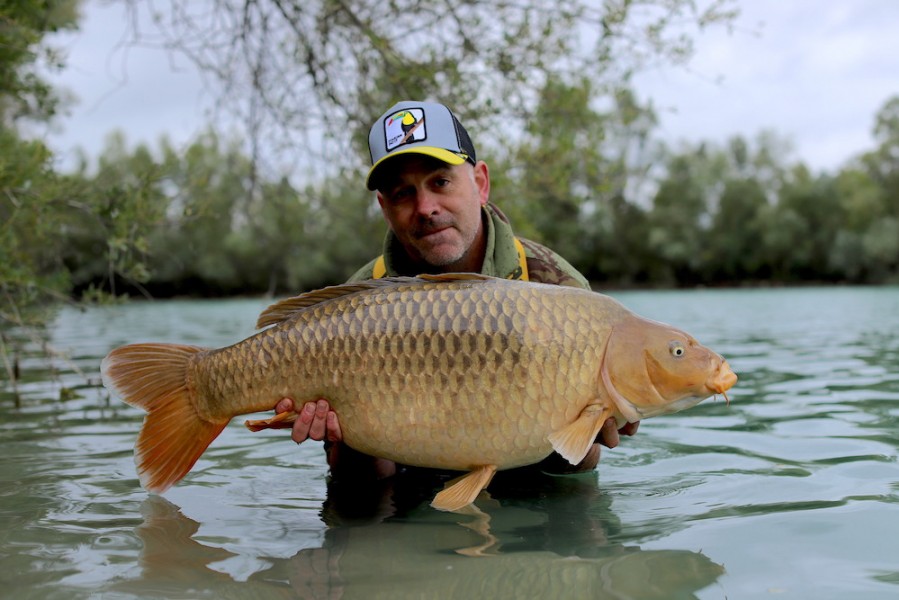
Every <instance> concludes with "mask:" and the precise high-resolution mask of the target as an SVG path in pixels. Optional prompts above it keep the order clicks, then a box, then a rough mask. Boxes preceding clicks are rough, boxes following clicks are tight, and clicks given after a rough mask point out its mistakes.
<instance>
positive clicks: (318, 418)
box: [304, 400, 330, 441]
mask: <svg viewBox="0 0 899 600" xmlns="http://www.w3.org/2000/svg"><path fill="white" fill-rule="evenodd" d="M329 408H330V407H329V406H328V402H327V401H326V400H319V401H318V402H316V403H315V412H314V413H313V416H312V424H311V425H309V437H310V438H311V439H313V440H316V441H321V440H323V439H325V426H326V424H327V423H326V422H327V419H328V409H329ZM304 412H305V409H304Z"/></svg>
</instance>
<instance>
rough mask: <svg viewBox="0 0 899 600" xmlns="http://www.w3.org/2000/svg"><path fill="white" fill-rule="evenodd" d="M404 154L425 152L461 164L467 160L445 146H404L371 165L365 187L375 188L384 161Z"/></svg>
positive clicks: (426, 154) (448, 162) (446, 161)
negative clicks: (377, 172) (377, 174)
mask: <svg viewBox="0 0 899 600" xmlns="http://www.w3.org/2000/svg"><path fill="white" fill-rule="evenodd" d="M402 154H424V155H425V156H431V157H433V158H436V159H437V160H441V161H443V162H445V163H447V164H449V165H461V164H462V163H464V162H465V155H459V154H456V153H455V152H450V151H449V150H445V149H443V148H434V147H432V146H416V147H414V148H404V149H403V150H397V151H396V152H391V153H390V154H388V155H387V156H385V157H384V158H382V159H381V160H379V161H378V162H376V163H375V164H373V165H372V166H371V169H369V170H368V177H366V178H365V187H367V188H368V189H370V190H374V189H375V185H374V183H375V171H377V170H378V168H380V167H381V166H383V165H384V163H385V162H387V161H388V160H390V159H391V158H393V157H395V156H400V155H402Z"/></svg>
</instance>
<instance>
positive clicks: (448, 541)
mask: <svg viewBox="0 0 899 600" xmlns="http://www.w3.org/2000/svg"><path fill="white" fill-rule="evenodd" d="M613 295H614V296H616V297H617V298H618V299H620V300H621V301H622V302H623V303H624V304H625V305H627V306H628V307H630V308H631V309H632V310H634V311H635V312H637V313H639V314H641V315H644V316H647V317H650V318H654V319H657V320H661V321H665V322H668V323H671V324H674V325H677V326H679V327H682V328H684V329H685V330H687V331H689V332H690V333H692V334H693V335H695V336H696V337H697V338H698V339H699V340H700V341H702V342H703V343H705V344H706V345H708V346H710V347H712V348H714V349H715V350H717V351H719V352H720V353H722V354H723V355H725V356H726V357H727V358H728V359H729V361H730V363H731V365H732V366H733V368H734V370H735V371H736V372H737V373H738V374H739V376H740V381H739V382H738V384H737V386H736V387H735V388H734V390H733V391H732V392H731V393H730V394H729V395H730V400H731V403H730V405H729V406H728V405H726V404H725V402H724V401H723V399H721V398H719V399H718V400H712V399H710V400H707V401H705V402H704V403H702V404H700V405H699V406H697V407H694V408H692V409H690V410H688V411H685V412H683V413H680V414H677V415H672V416H664V417H657V418H654V419H649V420H646V421H644V422H643V423H642V424H641V426H640V431H639V433H638V434H637V435H636V436H634V437H632V438H625V439H624V440H623V442H622V444H621V445H620V446H619V447H618V448H615V449H613V450H608V449H604V453H603V458H602V460H601V462H600V465H599V467H598V469H597V471H596V472H595V473H590V474H585V475H578V476H569V477H549V476H546V477H543V478H540V479H538V480H534V481H530V482H526V483H521V482H514V481H509V482H505V483H503V482H502V481H499V482H498V484H497V485H496V486H493V485H491V492H492V493H491V496H492V497H491V498H487V499H484V500H479V501H478V503H477V506H478V508H479V511H480V514H472V515H458V514H448V513H441V512H437V511H435V510H433V509H431V508H430V507H429V506H428V503H427V497H426V494H424V493H422V491H421V490H416V489H414V486H410V485H405V484H404V485H400V484H397V485H396V486H394V487H395V489H390V488H389V486H388V485H385V486H384V488H383V489H376V490H370V491H368V492H367V493H364V492H359V491H346V490H335V489H328V485H327V478H326V475H327V469H326V466H325V462H324V458H323V455H322V451H321V445H320V444H318V443H307V444H303V445H301V446H296V445H295V444H293V443H292V442H291V441H290V440H289V438H288V435H287V434H286V433H285V432H284V431H266V432H261V433H251V432H249V431H247V430H246V429H245V428H244V427H243V426H242V425H241V422H242V420H235V422H233V423H232V424H231V425H230V426H229V427H228V428H226V430H225V432H224V433H223V434H222V436H221V437H220V438H219V439H217V440H216V441H215V442H214V443H213V445H212V446H211V447H210V449H209V450H208V451H207V452H206V454H204V456H203V457H202V458H201V459H200V461H199V462H198V464H197V465H196V467H195V468H194V470H193V471H192V472H191V473H190V474H189V475H188V476H187V477H186V478H185V479H184V480H183V481H182V482H181V483H179V484H178V485H177V486H175V487H174V488H172V489H171V490H169V491H168V492H166V494H165V495H164V497H160V496H154V495H151V494H147V493H146V492H145V491H143V490H142V489H141V488H140V486H139V484H138V481H137V477H136V474H135V469H134V464H133V462H132V447H133V443H134V440H135V436H136V433H137V431H138V428H139V426H140V423H141V420H142V415H141V413H140V412H139V411H138V410H136V409H133V408H131V407H128V406H125V405H123V404H122V403H121V402H120V401H119V400H118V399H116V398H110V397H109V396H108V394H107V393H106V391H105V390H104V389H102V388H99V387H97V382H98V366H99V362H100V359H101V358H102V357H103V356H104V355H105V354H106V352H107V351H108V350H110V349H111V348H113V347H115V346H118V345H121V344H124V343H129V342H137V341H178V342H187V343H195V344H200V345H210V346H218V345H224V344H228V343H232V342H236V341H238V340H240V339H242V338H243V337H246V336H248V335H250V334H251V333H252V332H253V329H252V327H253V323H254V322H255V318H256V315H257V314H258V313H259V311H260V310H261V309H262V308H263V307H265V306H266V305H267V304H268V302H267V301H265V300H228V301H199V302H198V301H190V302H188V301H166V302H149V303H147V302H140V303H138V302H135V303H131V304H129V305H125V306H118V307H106V308H96V309H90V310H87V311H84V312H80V311H76V310H73V309H64V310H62V311H61V313H60V314H59V317H58V319H57V322H56V325H55V326H54V327H53V336H52V340H51V343H52V346H53V347H54V348H55V349H57V350H59V351H64V352H65V353H66V355H65V356H59V357H57V358H55V359H54V360H53V361H51V363H50V364H48V363H47V362H46V361H44V360H40V359H37V358H25V359H23V361H22V370H23V372H22V381H21V382H20V384H19V399H18V401H16V399H15V398H14V396H13V394H12V393H11V391H10V388H9V387H8V386H7V385H6V382H5V380H4V382H3V383H4V387H3V390H2V392H0V427H2V434H0V435H2V438H3V454H2V459H0V517H2V521H0V580H2V585H3V587H2V591H0V596H2V597H4V598H40V599H45V598H60V599H65V600H69V599H72V598H103V599H106V598H115V599H118V598H122V599H129V598H328V599H336V598H345V599H348V598H366V599H369V598H392V599H396V598H491V599H499V598H516V599H520V598H541V599H546V598H588V597H589V598H659V599H671V598H708V599H712V598H717V599H724V598H728V599H730V600H734V599H743V598H814V599H818V600H820V599H827V598H834V599H836V598H839V599H845V598H897V597H899V461H897V455H899V288H895V287H893V288H809V289H774V290H720V291H717V290H716V291H711V290H697V291H671V292H627V293H614V294H613ZM410 488H413V489H410ZM494 488H495V489H494Z"/></svg>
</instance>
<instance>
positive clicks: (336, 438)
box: [275, 398, 343, 444]
mask: <svg viewBox="0 0 899 600" xmlns="http://www.w3.org/2000/svg"><path fill="white" fill-rule="evenodd" d="M292 410H295V407H294V402H293V400H292V399H290V398H282V399H281V400H280V401H279V402H278V404H277V405H276V406H275V413H276V414H280V413H284V412H290V411H292ZM297 414H298V416H297V420H296V421H294V422H293V431H292V432H291V434H290V437H291V439H292V440H293V441H295V442H296V443H297V444H301V443H303V442H305V441H306V440H316V441H322V440H325V441H328V442H340V441H342V440H343V434H342V433H341V431H340V422H338V420H337V413H335V412H334V411H333V410H331V405H330V404H328V401H327V400H325V399H319V400H316V401H315V402H306V403H305V404H304V405H303V406H302V407H301V408H300V410H299V411H297ZM289 426H290V425H287V424H285V425H281V426H280V428H284V427H289ZM275 427H276V428H279V427H278V426H275Z"/></svg>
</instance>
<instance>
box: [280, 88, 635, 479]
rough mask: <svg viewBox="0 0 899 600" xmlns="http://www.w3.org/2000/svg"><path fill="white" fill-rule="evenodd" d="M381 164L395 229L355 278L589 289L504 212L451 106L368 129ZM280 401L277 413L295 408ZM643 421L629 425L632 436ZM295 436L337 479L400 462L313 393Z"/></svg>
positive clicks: (612, 437)
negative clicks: (349, 431)
mask: <svg viewBox="0 0 899 600" xmlns="http://www.w3.org/2000/svg"><path fill="white" fill-rule="evenodd" d="M368 145H369V151H370V152H371V161H372V167H371V169H370V170H369V172H368V177H367V181H366V186H367V187H368V189H369V190H373V191H374V190H377V198H378V204H379V205H380V206H381V212H382V213H383V214H384V218H385V219H386V221H387V224H388V225H389V228H390V230H389V231H388V233H387V237H386V239H385V241H384V248H383V254H382V255H381V256H379V257H378V258H376V259H374V260H372V261H371V262H370V263H368V264H367V265H365V266H364V267H362V268H361V269H360V270H359V271H358V272H356V273H355V274H354V275H353V276H352V277H351V279H350V281H359V280H364V279H371V278H379V277H384V276H396V275H418V274H421V273H430V274H437V273H458V272H473V273H482V274H484V275H491V276H495V277H503V278H508V279H524V280H530V281H538V282H542V283H549V284H554V285H571V286H578V287H583V288H585V289H590V285H589V284H588V283H587V280H586V279H585V278H584V276H583V275H581V274H580V273H579V272H578V271H577V270H575V269H574V267H572V266H571V265H570V264H569V263H568V262H567V261H565V259H563V258H562V257H561V256H559V255H558V254H556V253H555V252H553V251H552V250H550V249H549V248H546V247H544V246H541V245H540V244H537V243H535V242H532V241H529V240H525V239H521V238H516V237H515V235H514V234H513V233H512V228H511V226H510V225H509V222H508V220H507V219H506V217H505V215H503V213H502V212H501V211H500V210H499V209H498V208H497V207H496V206H494V205H492V204H490V203H489V201H488V200H489V196H490V173H489V170H488V168H487V164H486V163H485V162H484V161H479V160H477V157H476V155H475V149H474V145H473V144H472V142H471V139H470V138H469V136H468V133H467V132H466V131H465V128H463V127H462V125H461V123H459V121H458V120H457V119H456V117H455V115H454V114H453V113H452V111H450V109H449V108H447V107H446V106H444V105H442V104H436V103H432V102H400V103H398V104H396V105H394V106H393V107H391V108H390V110H388V111H387V112H386V113H384V114H383V115H381V117H380V118H379V119H378V120H377V121H376V122H375V124H374V125H373V126H372V128H371V131H370V133H369V138H368ZM294 408H295V407H294V404H293V401H292V400H290V399H284V400H281V401H280V402H279V403H278V406H277V407H276V409H275V410H276V412H278V413H281V412H287V411H290V410H294ZM637 425H638V423H633V424H628V425H626V426H625V427H624V428H622V430H621V432H620V433H624V434H626V435H633V434H634V433H635V432H636V430H637ZM291 437H292V438H293V440H294V441H295V442H297V443H301V442H303V441H305V440H307V439H313V440H325V447H326V450H327V453H328V464H329V466H330V467H331V475H332V477H333V478H335V479H338V478H343V477H345V476H346V477H372V478H376V479H380V478H384V477H389V476H391V475H393V474H395V473H396V472H397V468H398V467H397V465H395V464H394V463H393V462H391V461H388V460H385V459H380V458H376V457H369V456H365V455H362V454H360V453H358V452H356V451H354V450H352V449H350V448H349V447H347V446H345V445H343V444H342V443H341V440H342V435H341V432H340V423H339V421H338V419H337V415H336V414H335V413H334V411H332V410H330V406H329V404H328V402H327V400H324V399H321V400H318V401H317V402H307V403H306V404H305V405H304V406H303V407H301V408H300V410H299V418H298V419H297V420H296V421H295V422H294V425H293V433H292V436H291ZM600 438H601V440H602V443H603V444H605V445H606V446H608V447H610V448H614V447H615V446H617V445H618V442H619V431H618V429H617V427H616V423H615V420H614V419H609V420H608V421H606V423H605V425H604V426H603V428H602V431H601V432H600ZM598 461H599V444H596V443H595V444H594V445H593V448H592V449H591V451H590V452H589V453H588V454H587V456H586V458H584V460H583V461H582V462H581V463H580V464H578V465H570V464H568V463H567V462H566V461H565V460H564V459H562V458H561V457H560V456H558V455H555V454H553V455H551V456H550V457H549V458H547V459H546V460H544V461H543V462H542V463H540V465H539V467H540V468H541V469H543V470H546V471H549V472H554V473H562V472H577V471H586V470H590V469H593V468H594V467H595V466H596V465H597V463H598Z"/></svg>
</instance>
